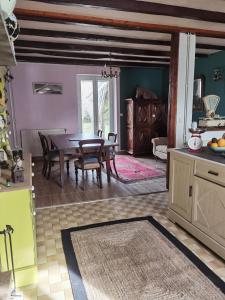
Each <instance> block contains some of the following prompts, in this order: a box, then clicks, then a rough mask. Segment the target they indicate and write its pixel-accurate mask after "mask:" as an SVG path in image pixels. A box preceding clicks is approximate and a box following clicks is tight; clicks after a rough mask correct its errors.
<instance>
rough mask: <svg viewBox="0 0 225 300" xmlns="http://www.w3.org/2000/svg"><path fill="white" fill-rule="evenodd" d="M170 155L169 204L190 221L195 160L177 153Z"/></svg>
mask: <svg viewBox="0 0 225 300" xmlns="http://www.w3.org/2000/svg"><path fill="white" fill-rule="evenodd" d="M170 157H171V159H170V187H169V192H170V193H169V197H170V204H169V205H170V208H171V209H173V210H174V211H175V212H176V213H178V214H179V215H181V216H182V217H183V218H185V219H186V220H188V221H189V222H190V221H191V211H192V178H193V171H194V161H193V160H192V159H189V158H188V157H186V156H184V155H179V154H175V153H171V156H170Z"/></svg>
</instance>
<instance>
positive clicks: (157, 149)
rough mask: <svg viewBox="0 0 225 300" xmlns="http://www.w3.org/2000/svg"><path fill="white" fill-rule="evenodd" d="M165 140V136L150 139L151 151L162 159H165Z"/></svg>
mask: <svg viewBox="0 0 225 300" xmlns="http://www.w3.org/2000/svg"><path fill="white" fill-rule="evenodd" d="M167 141H168V139H167V137H157V138H154V139H152V144H153V150H152V151H153V154H154V156H155V157H156V158H160V159H162V160H166V159H167Z"/></svg>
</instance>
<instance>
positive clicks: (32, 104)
mask: <svg viewBox="0 0 225 300" xmlns="http://www.w3.org/2000/svg"><path fill="white" fill-rule="evenodd" d="M101 69H102V68H101V67H92V66H68V65H53V64H36V63H35V64H32V63H18V65H17V66H16V67H14V68H12V74H13V76H14V80H13V82H12V89H13V95H14V108H15V117H16V127H17V133H18V136H19V133H20V130H21V129H37V128H48V129H49V128H67V129H68V132H78V131H79V128H78V99H77V90H76V89H77V76H76V75H78V74H89V75H93V74H100V72H101ZM33 82H53V83H62V84H63V94H62V95H34V94H33V90H32V83H33Z"/></svg>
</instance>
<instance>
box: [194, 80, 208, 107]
mask: <svg viewBox="0 0 225 300" xmlns="http://www.w3.org/2000/svg"><path fill="white" fill-rule="evenodd" d="M204 96H205V76H204V75H200V76H197V77H195V80H194V88H193V112H196V111H198V112H203V111H204V103H203V101H202V97H204Z"/></svg>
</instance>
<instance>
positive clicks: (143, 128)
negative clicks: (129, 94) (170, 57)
mask: <svg viewBox="0 0 225 300" xmlns="http://www.w3.org/2000/svg"><path fill="white" fill-rule="evenodd" d="M125 101H126V106H127V152H128V153H130V154H133V155H142V154H151V153H152V143H151V139H152V138H154V137H159V136H167V113H166V106H165V104H164V103H162V102H161V101H159V100H139V99H126V100H125Z"/></svg>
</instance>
